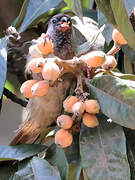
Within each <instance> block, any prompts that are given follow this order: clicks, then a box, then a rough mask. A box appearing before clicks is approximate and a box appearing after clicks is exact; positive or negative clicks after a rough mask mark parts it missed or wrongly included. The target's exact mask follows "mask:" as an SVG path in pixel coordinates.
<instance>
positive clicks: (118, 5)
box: [110, 0, 135, 50]
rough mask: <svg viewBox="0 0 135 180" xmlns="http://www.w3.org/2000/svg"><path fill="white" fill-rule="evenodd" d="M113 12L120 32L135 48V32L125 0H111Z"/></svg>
mask: <svg viewBox="0 0 135 180" xmlns="http://www.w3.org/2000/svg"><path fill="white" fill-rule="evenodd" d="M110 3H111V7H112V10H113V14H114V17H115V20H116V23H117V26H118V28H119V30H120V32H121V33H122V34H123V36H124V38H125V39H126V40H127V42H128V44H129V46H130V47H132V48H133V49H134V50H135V41H134V39H135V32H134V30H133V27H132V25H131V23H130V21H129V18H128V14H127V11H126V8H125V5H124V2H123V0H118V1H114V0H110Z"/></svg>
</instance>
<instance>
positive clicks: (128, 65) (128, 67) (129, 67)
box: [124, 55, 133, 74]
mask: <svg viewBox="0 0 135 180" xmlns="http://www.w3.org/2000/svg"><path fill="white" fill-rule="evenodd" d="M124 70H125V73H126V74H133V67H132V63H131V61H130V60H129V59H128V57H127V56H126V55H124Z"/></svg>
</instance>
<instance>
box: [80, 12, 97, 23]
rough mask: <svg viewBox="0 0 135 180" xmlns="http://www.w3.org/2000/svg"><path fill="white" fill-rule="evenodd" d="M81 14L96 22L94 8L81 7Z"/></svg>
mask: <svg viewBox="0 0 135 180" xmlns="http://www.w3.org/2000/svg"><path fill="white" fill-rule="evenodd" d="M83 16H84V17H89V18H91V19H93V20H94V21H96V22H97V11H96V10H94V9H83Z"/></svg>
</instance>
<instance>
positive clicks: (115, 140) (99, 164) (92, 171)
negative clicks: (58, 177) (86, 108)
mask: <svg viewBox="0 0 135 180" xmlns="http://www.w3.org/2000/svg"><path fill="white" fill-rule="evenodd" d="M98 119H99V122H100V125H99V126H98V127H97V128H88V127H86V126H84V125H82V128H81V133H80V154H81V161H82V166H83V168H84V171H85V172H86V174H87V177H88V179H89V180H105V179H106V180H118V179H119V180H123V179H124V180H130V169H129V164H128V160H127V155H126V139H125V136H124V132H123V129H122V128H121V127H120V126H118V125H116V124H114V123H109V122H107V117H105V116H103V115H102V116H101V115H100V116H99V117H98Z"/></svg>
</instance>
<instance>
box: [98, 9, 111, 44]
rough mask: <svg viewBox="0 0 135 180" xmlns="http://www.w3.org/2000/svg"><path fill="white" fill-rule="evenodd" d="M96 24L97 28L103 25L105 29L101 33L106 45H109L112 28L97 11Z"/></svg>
mask: <svg viewBox="0 0 135 180" xmlns="http://www.w3.org/2000/svg"><path fill="white" fill-rule="evenodd" d="M98 23H99V27H101V26H103V25H104V24H105V29H104V31H103V32H102V34H103V36H104V38H105V41H106V42H107V44H108V45H109V43H110V42H111V41H112V31H113V27H112V26H111V24H109V23H108V21H107V19H106V17H105V16H104V14H103V13H102V12H101V11H99V10H98Z"/></svg>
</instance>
